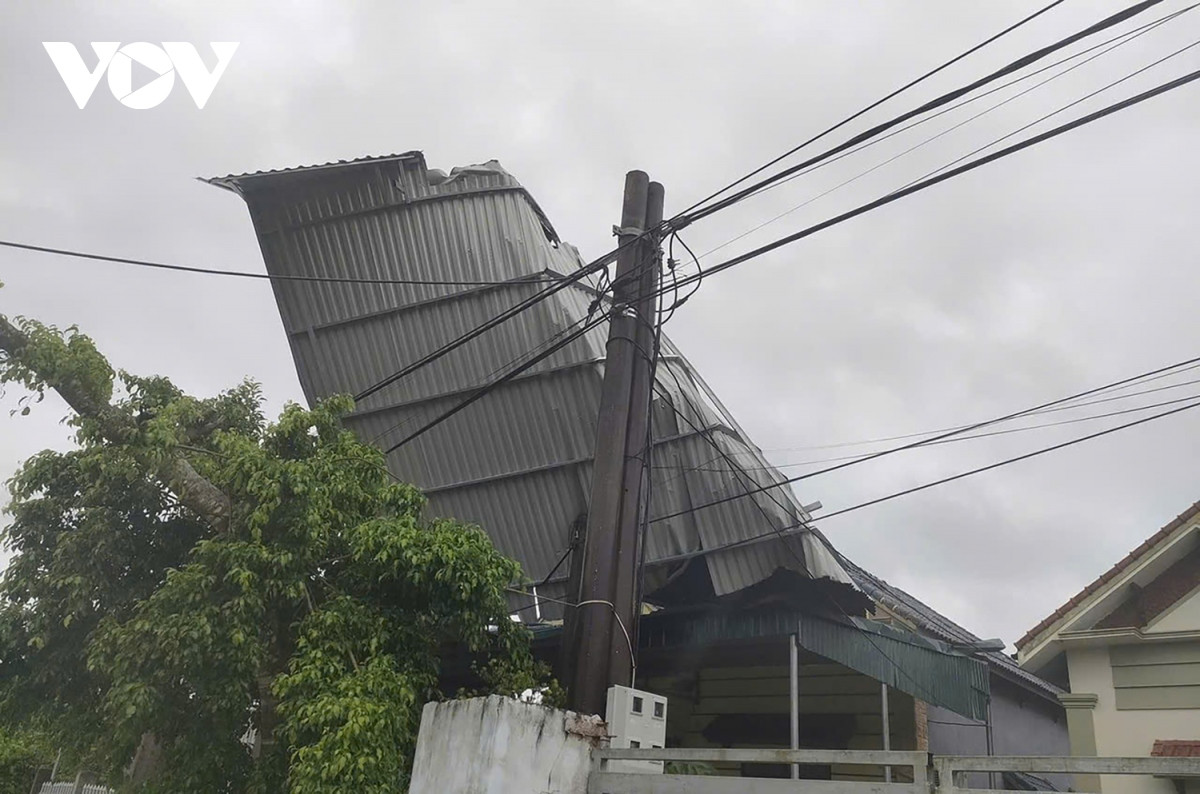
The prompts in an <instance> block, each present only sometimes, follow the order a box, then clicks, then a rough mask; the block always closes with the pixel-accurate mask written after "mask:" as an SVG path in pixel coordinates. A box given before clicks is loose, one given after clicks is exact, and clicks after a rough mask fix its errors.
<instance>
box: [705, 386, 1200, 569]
mask: <svg viewBox="0 0 1200 794" xmlns="http://www.w3.org/2000/svg"><path fill="white" fill-rule="evenodd" d="M1193 408H1200V400H1197V401H1196V402H1193V403H1190V404H1188V405H1185V406H1183V407H1181V408H1173V409H1171V410H1170V411H1163V412H1162V413H1157V414H1154V415H1153V416H1147V417H1145V418H1143V419H1136V420H1134V421H1132V422H1126V423H1125V424H1122V425H1117V426H1115V427H1110V428H1108V429H1106V430H1101V431H1099V432H1096V433H1091V434H1089V435H1086V436H1079V437H1077V438H1073V439H1071V440H1070V441H1064V442H1062V443H1060V444H1054V445H1053V446H1049V447H1042V448H1041V449H1037V450H1034V451H1033V452H1027V453H1025V454H1023V455H1017V456H1015V457H1012V458H1006V459H1005V460H1002V461H999V462H997V463H992V464H989V465H987V466H980V467H978V468H975V469H969V470H967V471H963V472H959V473H958V474H952V475H950V476H949V477H943V478H941V479H940V480H934V481H933V482H927V483H924V484H922V485H916V486H913V487H912V488H906V489H904V490H902V491H896V492H894V493H890V494H887V495H886V496H880V497H877V498H875V499H869V500H867V501H865V502H859V503H858V504H854V505H851V506H850V507H844V508H842V509H841V510H835V511H834V512H832V513H826V514H824V515H820V516H813V517H812V518H810V519H809V520H808V521H807V522H806V523H804V524H796V525H794V526H791V527H785V528H784V529H782V530H779V531H782V532H787V531H790V530H793V529H801V528H804V527H807V526H808V525H809V524H814V523H817V522H819V521H827V520H829V519H831V518H833V517H835V516H840V515H845V514H846V513H852V512H854V511H856V510H862V509H863V508H866V507H872V506H874V505H877V504H881V503H883V502H889V501H891V500H893V499H899V498H901V497H903V496H908V495H910V494H914V493H918V492H920V491H925V490H928V489H930V488H934V487H937V486H939V485H945V484H946V483H950V482H955V481H957V480H962V479H966V478H967V477H972V476H974V475H976V474H982V473H983V472H986V471H992V470H993V469H998V468H1001V467H1002V466H1008V465H1011V464H1013V463H1019V462H1020V461H1023V460H1029V459H1030V458H1036V457H1038V456H1040V455H1045V454H1047V453H1050V452H1055V451H1057V450H1060V449H1064V448H1066V447H1070V446H1074V445H1075V444H1082V443H1083V442H1085V441H1091V440H1092V439H1096V438H1100V437H1102V436H1107V435H1111V434H1112V433H1116V432H1119V431H1121V430H1126V429H1128V428H1131V427H1135V426H1137V425H1143V424H1146V423H1147V422H1153V421H1155V420H1157V419H1162V418H1164V417H1168V416H1173V415H1175V414H1178V413H1182V412H1184V411H1190V410H1191V409H1193ZM774 534H775V533H774V532H765V533H763V534H761V535H756V536H754V537H750V538H744V539H742V540H739V541H736V542H734V543H731V544H728V545H726V546H722V547H721V548H720V549H713V550H712V551H725V550H727V549H733V548H738V547H740V546H745V545H749V544H753V543H757V542H760V541H762V540H763V539H764V538H769V537H771V536H772V535H774Z"/></svg>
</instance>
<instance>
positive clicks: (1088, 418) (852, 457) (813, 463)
mask: <svg viewBox="0 0 1200 794" xmlns="http://www.w3.org/2000/svg"><path fill="white" fill-rule="evenodd" d="M1196 399H1200V394H1189V395H1188V396H1187V397H1179V398H1177V399H1174V400H1164V401H1162V402H1157V403H1150V404H1149V405H1139V406H1137V407H1136V408H1126V409H1124V410H1121V411H1108V412H1106V413H1102V414H1092V415H1089V416H1080V417H1076V418H1075V419H1063V420H1061V421H1058V422H1045V423H1043V424H1040V425H1029V426H1027V427H1014V428H1010V429H1008V430H992V431H989V432H987V433H975V434H974V435H969V436H956V437H954V438H944V439H942V440H941V441H931V442H930V443H928V444H926V445H924V446H922V447H919V448H920V449H925V448H926V447H933V446H938V445H940V444H953V443H956V442H959V441H974V440H976V439H980V438H988V437H991V436H1003V435H1009V434H1011V433H1024V432H1026V431H1028V430H1043V429H1045V428H1048V427H1060V426H1062V425H1072V424H1076V423H1078V422H1090V421H1092V420H1094V419H1109V418H1111V417H1114V416H1125V415H1126V414H1135V413H1140V412H1141V411H1149V410H1151V409H1153V408H1162V407H1163V406H1166V405H1178V404H1179V403H1184V402H1189V401H1191V400H1196ZM867 454H868V453H863V454H861V455H842V456H839V457H835V458H820V459H818V460H805V461H800V462H797V463H782V464H780V465H778V466H743V467H742V468H743V469H744V470H745V471H775V470H778V469H795V468H799V467H801V466H816V465H819V464H822V463H833V462H836V461H839V460H857V459H859V458H865V457H866V456H867ZM715 461H716V458H711V459H709V460H708V461H706V462H705V463H701V464H700V465H699V466H694V467H690V468H688V469H685V470H683V472H681V473H682V474H686V473H688V472H693V471H710V472H723V471H724V469H709V468H704V467H705V466H707V464H708V463H713V462H715ZM658 468H660V469H667V470H674V469H676V468H677V467H674V466H660V467H658Z"/></svg>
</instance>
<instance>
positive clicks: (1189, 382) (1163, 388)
mask: <svg viewBox="0 0 1200 794" xmlns="http://www.w3.org/2000/svg"><path fill="white" fill-rule="evenodd" d="M1198 367H1200V364H1193V365H1192V366H1190V367H1182V368H1180V369H1178V370H1175V371H1173V372H1168V373H1166V374H1163V375H1157V376H1155V377H1153V378H1146V379H1144V380H1142V381H1140V383H1150V382H1151V381H1155V380H1160V379H1162V378H1168V377H1171V376H1173V375H1178V374H1180V373H1182V372H1187V371H1188V370H1193V369H1196V368H1198ZM1197 383H1200V378H1198V379H1193V380H1185V381H1182V382H1180V383H1172V384H1170V385H1169V386H1158V387H1156V388H1153V389H1144V390H1142V391H1135V392H1130V393H1129V394H1119V395H1116V396H1114V397H1102V398H1100V399H1096V400H1088V401H1086V402H1078V403H1074V404H1072V405H1060V406H1058V407H1056V408H1047V409H1045V410H1042V411H1030V412H1029V413H1028V414H1026V416H1040V415H1042V414H1049V413H1056V412H1059V411H1074V410H1077V409H1079V408H1086V407H1088V406H1091V405H1101V404H1103V403H1110V402H1115V401H1117V400H1128V399H1129V398H1131V397H1141V396H1142V395H1145V394H1156V393H1158V392H1161V391H1168V390H1170V389H1178V388H1181V387H1183V386H1192V385H1194V384H1197ZM1133 385H1136V384H1128V385H1126V386H1122V387H1120V388H1121V389H1128V388H1130V387H1131V386H1133ZM1111 391H1118V389H1112V390H1111ZM970 426H971V425H955V426H953V427H939V428H937V429H934V430H922V431H920V432H917V433H903V434H901V435H897V436H880V437H879V438H866V439H862V440H861V441H839V442H837V443H833V444H813V445H810V446H806V447H776V448H771V449H764V450H762V451H763V452H807V451H809V450H816V449H838V448H840V447H861V446H865V445H867V444H881V443H884V442H887V441H902V440H904V439H906V438H921V437H922V436H932V435H936V434H938V433H947V432H949V431H951V430H962V429H963V428H967V427H970Z"/></svg>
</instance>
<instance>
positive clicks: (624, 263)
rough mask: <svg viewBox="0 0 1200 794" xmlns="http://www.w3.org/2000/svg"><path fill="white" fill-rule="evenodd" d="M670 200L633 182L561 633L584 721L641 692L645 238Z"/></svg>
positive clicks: (641, 180)
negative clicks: (576, 558) (586, 501)
mask: <svg viewBox="0 0 1200 794" xmlns="http://www.w3.org/2000/svg"><path fill="white" fill-rule="evenodd" d="M663 197H664V191H663V186H662V185H661V184H659V183H657V182H651V181H650V178H649V177H648V176H647V175H646V174H645V172H643V171H630V172H629V173H628V174H626V176H625V195H624V201H623V204H622V209H621V225H620V227H619V228H618V229H617V237H618V241H619V252H618V255H617V268H616V274H615V276H614V277H613V303H612V311H611V322H610V325H609V335H608V349H607V357H606V359H605V364H604V384H603V387H602V389H601V393H600V413H599V416H598V417H597V421H596V446H595V464H594V468H593V471H592V491H591V502H590V505H589V508H588V516H587V530H586V533H585V535H584V538H583V543H582V550H581V553H582V558H583V559H582V562H583V564H582V566H581V567H580V576H579V580H578V581H579V585H578V590H577V592H575V593H572V595H573V596H576V598H575V603H576V604H577V606H576V608H575V609H574V610H572V611H571V612H572V614H569V615H568V623H569V624H570V626H569V628H568V630H567V631H566V632H565V634H564V643H572V644H573V645H574V647H573V648H564V649H563V650H564V651H565V652H566V653H568V655H569V658H572V659H573V668H574V669H573V671H572V672H571V679H570V682H569V688H568V699H569V703H570V707H571V708H572V709H574V710H576V711H579V712H581V713H585V714H603V713H604V709H605V702H606V698H607V693H608V688H609V687H610V686H612V685H613V684H621V685H625V686H633V684H634V669H635V661H634V658H633V653H634V652H635V650H636V649H635V647H634V643H635V642H636V636H637V635H636V623H637V616H638V612H639V611H640V605H639V604H638V603H636V602H637V596H636V593H637V590H638V564H639V558H640V543H641V538H640V533H639V524H640V517H641V515H642V511H641V501H642V499H643V497H644V493H645V488H644V484H645V481H646V477H647V475H648V474H649V471H648V470H646V468H645V461H646V460H647V458H648V456H647V452H648V446H649V422H650V416H649V403H650V391H651V389H652V388H653V384H652V383H651V378H652V373H653V361H654V357H655V356H656V355H657V350H656V349H655V341H656V340H655V333H654V326H655V322H654V320H655V309H656V306H657V301H656V299H655V297H654V292H655V291H656V288H657V286H658V278H659V269H660V262H659V253H658V240H657V239H655V238H654V236H653V235H643V233H644V232H645V231H647V230H650V229H654V228H655V227H657V226H659V225H660V224H661V222H662V219H663ZM576 553H580V551H579V550H577V552H576Z"/></svg>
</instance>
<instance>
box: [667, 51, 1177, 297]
mask: <svg viewBox="0 0 1200 794" xmlns="http://www.w3.org/2000/svg"><path fill="white" fill-rule="evenodd" d="M1197 79H1200V70H1197V71H1193V72H1189V73H1187V74H1185V75H1183V76H1181V77H1177V78H1176V79H1174V80H1170V81H1168V82H1166V83H1162V84H1161V85H1158V86H1156V87H1154V88H1152V89H1150V90H1148V91H1144V92H1142V93H1140V94H1136V95H1134V96H1131V97H1128V98H1127V99H1123V100H1121V101H1119V102H1115V103H1113V104H1112V105H1109V106H1107V107H1104V108H1101V109H1100V110H1097V111H1095V112H1093V113H1089V114H1087V115H1086V116H1081V117H1080V118H1077V119H1075V120H1074V121H1070V122H1067V123H1066V124H1063V125H1061V126H1059V127H1055V128H1054V129H1051V130H1047V131H1046V132H1043V133H1040V134H1038V135H1034V136H1032V137H1030V138H1026V139H1025V140H1023V141H1020V142H1018V143H1015V144H1013V145H1011V146H1008V147H1006V148H1004V149H1001V150H999V151H997V152H993V153H992V154H989V155H985V156H983V157H980V158H978V159H976V160H972V161H970V162H968V163H964V164H963V165H961V166H958V167H957V168H954V169H952V170H949V171H946V172H944V173H942V174H938V175H937V176H933V177H930V178H928V179H925V180H923V181H921V182H918V183H917V184H914V185H911V186H909V187H906V188H902V189H900V190H897V191H894V192H892V193H889V194H887V195H885V196H881V197H879V198H877V199H875V200H874V201H870V202H868V203H866V204H862V205H860V206H858V207H855V208H854V209H852V210H849V211H847V212H843V213H841V214H840V215H836V216H834V217H832V218H829V219H827V220H824V221H821V222H820V223H816V224H813V225H812V226H809V227H807V228H805V229H801V230H800V231H798V232H795V233H793V234H790V235H788V236H786V237H781V238H779V239H778V240H775V241H774V242H771V243H768V244H766V245H763V246H759V247H758V248H755V249H753V250H751V251H747V252H746V253H744V254H740V255H738V256H735V257H733V258H731V259H727V260H725V261H724V262H721V263H720V264H717V265H713V266H711V267H709V268H708V269H707V270H706V271H705V274H704V276H699V275H693V276H687V277H684V278H682V279H679V281H678V283H677V285H676V286H679V287H682V286H686V285H688V284H690V283H694V282H696V281H699V280H701V278H707V277H709V276H712V275H715V274H717V273H720V272H722V271H724V270H728V269H729V268H732V267H736V266H737V265H740V264H743V263H745V262H748V261H750V260H752V259H756V258H758V257H760V256H762V255H764V254H767V253H770V252H772V251H775V250H777V249H779V248H782V247H784V246H786V245H790V244H792V243H794V242H797V241H799V240H802V239H804V238H806V237H811V236H812V235H814V234H816V233H817V232H821V231H824V230H825V229H828V228H830V227H833V226H837V225H838V224H841V223H844V222H846V221H848V220H852V219H854V218H857V217H858V216H860V215H864V214H866V213H868V212H871V211H872V210H876V209H879V208H880V207H884V206H886V205H888V204H891V203H893V202H895V201H899V200H900V199H902V198H906V197H908V196H911V195H913V194H914V193H919V192H921V191H922V190H926V189H928V188H931V187H933V186H935V185H938V184H941V183H942V182H945V181H948V180H950V179H953V178H955V177H957V176H961V175H963V174H965V173H968V172H970V171H973V170H975V169H977V168H981V167H982V166H985V165H988V164H990V163H993V162H996V161H997V160H1001V159H1003V158H1005V157H1008V156H1010V155H1013V154H1016V153H1018V152H1021V151H1023V150H1025V149H1028V148H1030V147H1033V146H1036V145H1038V144H1040V143H1044V142H1045V141H1048V140H1051V139H1052V138H1056V137H1058V136H1060V135H1063V134H1065V133H1067V132H1071V131H1072V130H1075V129H1078V128H1079V127H1082V126H1085V125H1087V124H1091V123H1093V122H1095V121H1099V120H1100V119H1102V118H1105V117H1107V116H1110V115H1112V114H1114V113H1117V112H1120V111H1122V110H1126V109H1128V108H1130V107H1133V106H1135V105H1138V104H1140V103H1142V102H1145V101H1147V100H1149V99H1153V98H1154V97H1156V96H1159V95H1161V94H1165V93H1167V92H1169V91H1173V90H1175V89H1177V88H1181V87H1182V86H1184V85H1187V84H1188V83H1191V82H1193V81H1195V80H1197Z"/></svg>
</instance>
